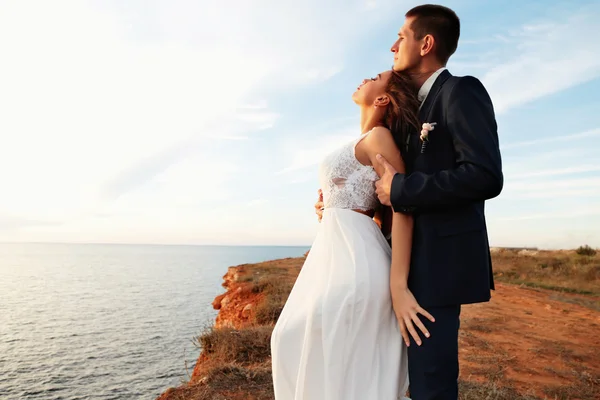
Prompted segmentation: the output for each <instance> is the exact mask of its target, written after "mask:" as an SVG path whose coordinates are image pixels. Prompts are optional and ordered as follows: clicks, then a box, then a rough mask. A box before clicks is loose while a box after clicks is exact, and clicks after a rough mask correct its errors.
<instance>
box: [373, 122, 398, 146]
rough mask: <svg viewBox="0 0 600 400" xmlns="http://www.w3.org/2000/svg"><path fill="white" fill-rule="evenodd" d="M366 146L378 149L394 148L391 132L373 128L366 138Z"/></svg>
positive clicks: (380, 127) (385, 129)
mask: <svg viewBox="0 0 600 400" xmlns="http://www.w3.org/2000/svg"><path fill="white" fill-rule="evenodd" d="M366 139H368V140H367V142H368V146H369V147H375V148H377V149H380V148H382V147H386V146H396V144H395V142H394V137H393V136H392V132H390V130H389V129H388V128H386V127H383V126H378V127H375V128H373V130H372V131H371V133H369V135H368V137H367V138H366Z"/></svg>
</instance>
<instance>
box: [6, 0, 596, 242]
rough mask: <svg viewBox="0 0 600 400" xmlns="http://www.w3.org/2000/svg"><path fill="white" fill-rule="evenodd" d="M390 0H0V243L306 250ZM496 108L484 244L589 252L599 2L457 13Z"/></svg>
mask: <svg viewBox="0 0 600 400" xmlns="http://www.w3.org/2000/svg"><path fill="white" fill-rule="evenodd" d="M417 4H419V3H417V2H412V1H398V0H394V1H392V0H328V1H322V0H302V1H297V0H296V1H288V0H254V1H251V2H250V1H246V0H229V1H226V2H223V1H206V0H198V1H191V0H169V1H167V0H164V1H161V0H157V1H152V2H148V1H144V0H129V1H127V2H122V1H117V0H110V1H107V0H104V1H85V0H54V1H51V2H49V1H46V0H39V1H32V0H0V54H2V61H1V62H0V140H1V141H0V143H1V144H0V188H1V189H0V241H8V242H75V243H80V242H87V243H90V242H91V243H150V244H230V245H240V244H244V245H257V244H264V245H310V243H311V242H312V240H313V238H314V236H315V233H316V231H317V229H318V222H317V218H316V215H315V214H314V208H313V205H314V203H315V201H316V199H317V190H318V188H319V184H318V179H317V170H318V164H319V162H320V160H321V159H322V158H323V157H324V156H325V155H326V154H327V153H328V152H329V151H331V150H333V149H335V148H336V147H337V146H340V145H342V144H343V143H345V142H347V141H348V140H351V139H352V138H355V137H357V136H358V135H359V134H360V129H359V113H358V108H357V107H356V105H355V104H354V103H353V102H352V101H351V94H352V92H353V91H354V90H355V88H356V87H357V85H358V84H359V83H360V82H361V81H362V79H363V78H368V77H371V76H374V75H376V74H377V73H378V72H381V71H384V70H386V69H389V68H390V67H391V65H392V53H391V52H390V47H391V45H392V43H393V42H394V41H395V38H396V34H397V32H398V29H399V28H400V26H401V25H402V23H403V21H404V14H405V12H406V11H407V10H408V9H410V8H411V7H412V6H415V5H417ZM443 4H444V5H446V6H449V7H451V8H453V9H454V10H455V11H456V12H457V14H458V15H459V17H460V18H461V29H462V30H461V38H460V43H459V47H458V50H457V52H456V53H455V54H454V55H453V57H452V58H451V60H450V62H449V63H448V69H449V70H450V71H451V72H452V73H453V74H454V75H460V76H463V75H472V76H476V77H477V78H479V79H480V80H481V81H482V82H483V84H484V85H485V87H486V89H487V90H488V92H489V93H490V96H491V97H492V101H493V103H494V107H495V111H496V118H497V121H498V133H499V137H500V144H501V151H502V157H503V168H504V174H505V185H504V189H503V191H502V193H501V194H500V196H498V197H497V198H495V199H493V200H490V201H488V202H487V203H486V216H487V224H488V233H489V237H490V243H491V245H492V246H535V247H540V248H573V247H577V246H579V245H582V244H589V245H591V246H594V247H600V157H599V156H598V152H599V150H600V125H599V124H598V122H597V120H596V119H595V118H596V117H597V116H598V113H599V112H600V95H599V94H598V93H600V41H598V40H596V36H597V29H598V28H597V21H598V19H599V18H600V3H598V2H597V1H592V0H590V1H587V0H579V1H577V2H576V5H574V4H573V2H570V1H553V0H545V1H543V2H542V1H534V0H529V1H528V2H523V1H517V0H512V1H506V0H502V1H501V0H493V1H492V0H488V1H485V2H484V1H481V0H468V1H467V0H464V1H463V0H456V1H447V2H444V3H443Z"/></svg>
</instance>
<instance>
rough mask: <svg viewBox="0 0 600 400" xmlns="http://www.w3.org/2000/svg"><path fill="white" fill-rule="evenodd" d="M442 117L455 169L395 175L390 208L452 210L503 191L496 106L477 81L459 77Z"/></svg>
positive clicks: (492, 196) (402, 210)
mask: <svg viewBox="0 0 600 400" xmlns="http://www.w3.org/2000/svg"><path fill="white" fill-rule="evenodd" d="M445 119H446V129H447V132H448V133H449V134H450V135H451V138H452V143H453V145H454V152H455V159H456V161H455V167H454V168H453V169H447V170H442V171H438V172H436V173H433V174H426V173H423V172H417V171H415V172H413V173H411V174H410V175H404V174H396V176H394V179H393V181H392V189H391V196H390V198H391V203H392V206H393V207H394V210H396V211H400V212H406V211H409V210H415V209H419V208H430V207H434V208H435V207H438V206H456V205H461V204H465V203H472V202H474V201H482V200H487V199H491V198H494V197H496V196H498V195H499V194H500V192H501V191H502V187H503V184H504V178H503V174H502V160H501V156H500V148H499V143H498V132H497V125H496V119H495V115H494V108H493V105H492V101H491V99H490V97H489V95H488V93H487V91H486V90H485V88H484V87H483V85H482V84H481V82H480V81H479V80H478V79H476V78H473V77H463V78H461V79H460V81H459V82H457V83H456V85H455V86H454V88H453V89H452V92H451V94H450V96H449V101H448V107H447V111H446V115H445ZM431 134H432V135H434V134H435V130H434V131H433V132H432V133H431Z"/></svg>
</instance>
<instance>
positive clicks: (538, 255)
mask: <svg viewBox="0 0 600 400" xmlns="http://www.w3.org/2000/svg"><path fill="white" fill-rule="evenodd" d="M493 266H494V278H495V280H496V281H498V282H506V283H511V284H516V285H525V286H529V287H535V288H542V289H548V290H554V291H559V292H566V293H579V294H585V295H596V296H598V295H600V284H599V282H600V256H599V255H580V254H577V252H576V251H568V252H567V251H539V252H534V254H533V255H529V253H527V252H525V254H523V253H521V252H518V251H512V250H501V251H498V252H496V253H495V254H494V255H493Z"/></svg>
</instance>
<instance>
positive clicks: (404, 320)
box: [391, 285, 435, 346]
mask: <svg viewBox="0 0 600 400" xmlns="http://www.w3.org/2000/svg"><path fill="white" fill-rule="evenodd" d="M391 292H392V306H393V307H394V312H395V313H396V318H397V319H398V324H399V325H400V332H401V333H402V337H403V338H404V342H405V343H406V345H407V346H410V336H409V335H408V334H409V333H410V335H411V336H412V337H413V339H414V340H415V342H416V343H417V344H418V345H419V346H420V345H421V344H422V342H421V338H420V337H419V334H418V333H417V330H416V329H415V325H416V326H417V327H418V328H419V329H420V330H421V332H423V334H424V335H425V337H429V336H430V335H429V331H428V330H427V328H425V325H423V322H421V320H420V319H419V316H418V314H421V315H423V316H424V317H426V318H427V319H429V320H430V321H431V322H435V318H433V316H432V315H431V314H429V313H428V312H427V311H426V310H424V309H423V308H422V307H421V306H420V305H419V303H417V300H416V299H415V296H413V294H412V292H411V291H410V290H409V289H408V288H407V287H394V285H392V286H391Z"/></svg>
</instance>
